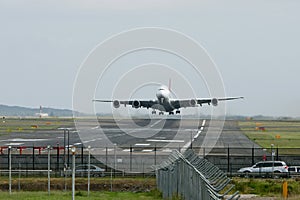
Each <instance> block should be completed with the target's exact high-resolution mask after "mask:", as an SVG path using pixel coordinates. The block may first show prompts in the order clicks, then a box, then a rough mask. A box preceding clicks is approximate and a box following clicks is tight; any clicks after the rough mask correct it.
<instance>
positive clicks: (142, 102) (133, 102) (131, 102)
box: [93, 99, 158, 108]
mask: <svg viewBox="0 0 300 200" xmlns="http://www.w3.org/2000/svg"><path fill="white" fill-rule="evenodd" d="M93 101H96V102H106V103H112V104H113V106H114V107H115V108H118V107H120V105H121V104H123V105H124V106H126V105H131V106H133V107H136V108H139V107H144V108H151V107H152V106H153V105H154V104H157V103H158V102H157V100H127V101H124V100H121V101H119V100H101V99H94V100H93Z"/></svg>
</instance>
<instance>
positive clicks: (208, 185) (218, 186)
mask: <svg viewBox="0 0 300 200" xmlns="http://www.w3.org/2000/svg"><path fill="white" fill-rule="evenodd" d="M155 170H156V180H157V187H158V188H159V190H160V191H162V193H163V198H164V199H168V198H173V197H174V196H175V197H176V196H179V197H183V199H186V200H190V199H192V200H198V199H205V200H221V199H239V197H240V196H239V193H238V191H236V192H235V193H233V194H232V195H229V196H227V197H226V195H227V194H228V193H229V192H230V191H232V189H233V188H234V185H232V184H230V182H231V180H230V179H229V178H228V177H227V176H226V175H225V173H224V172H222V171H221V170H220V169H219V168H217V167H216V166H214V165H213V164H212V163H210V162H209V161H207V160H206V159H203V158H200V157H199V156H197V155H196V154H195V153H194V151H193V150H188V151H186V152H185V153H184V155H182V154H181V153H180V152H178V151H177V150H174V151H173V152H172V153H171V154H170V156H169V158H168V159H167V160H166V161H164V162H163V163H162V164H160V165H157V166H155Z"/></svg>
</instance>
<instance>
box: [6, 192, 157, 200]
mask: <svg viewBox="0 0 300 200" xmlns="http://www.w3.org/2000/svg"><path fill="white" fill-rule="evenodd" d="M71 197H72V193H71V192H59V191H52V192H51V193H50V196H49V195H48V192H22V191H21V192H13V193H12V194H11V195H10V194H9V193H8V192H1V195H0V200H1V199H3V200H9V199H12V200H15V199H18V200H40V199H49V200H57V199H59V200H69V199H71ZM75 199H79V200H80V199H89V200H93V199H95V200H96V199H97V200H98V199H101V200H119V199H120V200H131V199H141V200H161V199H162V197H161V194H160V193H159V192H157V191H150V192H141V193H132V192H91V193H90V196H89V197H88V196H87V192H86V191H84V192H83V191H77V192H75Z"/></svg>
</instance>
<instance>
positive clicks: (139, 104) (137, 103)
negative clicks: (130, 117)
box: [132, 100, 141, 108]
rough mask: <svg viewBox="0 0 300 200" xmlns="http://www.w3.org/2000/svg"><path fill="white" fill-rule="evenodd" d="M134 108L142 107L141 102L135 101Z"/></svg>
mask: <svg viewBox="0 0 300 200" xmlns="http://www.w3.org/2000/svg"><path fill="white" fill-rule="evenodd" d="M132 107H133V108H139V107H141V102H140V101H138V100H134V101H133V102H132Z"/></svg>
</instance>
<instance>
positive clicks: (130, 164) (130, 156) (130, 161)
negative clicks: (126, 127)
mask: <svg viewBox="0 0 300 200" xmlns="http://www.w3.org/2000/svg"><path fill="white" fill-rule="evenodd" d="M129 152H130V155H129V159H130V160H129V168H130V171H132V146H131V145H130V151H129Z"/></svg>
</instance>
